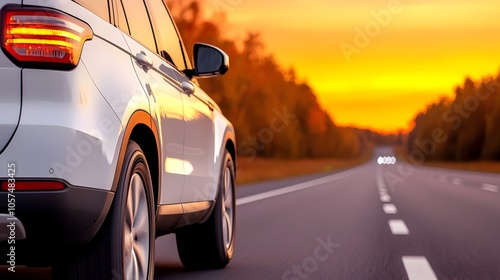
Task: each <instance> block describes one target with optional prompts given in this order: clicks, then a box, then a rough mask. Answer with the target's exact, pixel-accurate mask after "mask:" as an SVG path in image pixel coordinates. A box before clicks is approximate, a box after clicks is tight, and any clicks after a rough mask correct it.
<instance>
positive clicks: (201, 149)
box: [146, 0, 216, 203]
mask: <svg viewBox="0 0 500 280" xmlns="http://www.w3.org/2000/svg"><path fill="white" fill-rule="evenodd" d="M146 2H147V4H148V8H149V11H150V15H151V17H152V19H153V25H154V26H155V30H156V31H157V32H156V38H157V43H158V46H159V48H158V49H159V52H160V54H161V55H162V56H163V57H164V59H166V60H167V61H168V60H170V61H171V63H172V64H173V65H175V67H176V69H175V70H177V71H173V73H172V74H173V75H172V77H173V78H175V80H176V81H177V85H178V86H179V92H180V94H181V95H182V103H183V108H184V124H185V130H184V151H183V158H182V164H183V165H184V174H185V180H184V191H183V193H182V199H181V202H183V203H189V202H196V201H206V200H208V199H209V197H210V196H212V197H213V196H214V195H213V192H214V186H215V185H216V183H215V182H213V179H212V175H213V174H214V173H213V166H214V161H215V159H214V151H213V149H214V148H213V147H214V127H213V120H212V119H213V112H212V110H213V106H212V105H211V104H210V103H209V101H208V97H207V96H206V95H205V93H204V92H203V91H202V90H201V89H200V88H199V87H197V85H196V84H194V83H193V82H192V81H191V80H190V79H189V78H188V77H187V76H186V75H185V74H184V73H183V71H184V70H186V69H189V70H191V69H192V66H191V63H190V61H189V57H188V55H187V54H186V52H185V47H184V45H183V43H182V40H181V38H180V36H179V35H178V32H177V28H176V27H175V23H174V22H173V20H172V17H171V15H170V13H169V12H168V9H167V8H166V6H165V4H164V2H163V1H161V0H147V1H146ZM183 83H184V84H183ZM183 86H184V87H186V86H187V88H183ZM190 88H194V89H195V90H194V92H191V91H190ZM179 163H180V162H179Z"/></svg>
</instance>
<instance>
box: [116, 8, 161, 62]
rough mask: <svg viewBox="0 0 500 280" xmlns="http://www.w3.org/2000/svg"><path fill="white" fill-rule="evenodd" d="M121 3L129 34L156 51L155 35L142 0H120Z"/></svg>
mask: <svg viewBox="0 0 500 280" xmlns="http://www.w3.org/2000/svg"><path fill="white" fill-rule="evenodd" d="M122 3H123V8H124V9H125V15H126V17H127V22H128V27H129V29H130V36H132V38H134V39H136V40H137V41H138V42H139V43H141V44H143V45H144V46H146V47H148V48H149V49H150V50H152V51H155V52H156V43H155V37H154V35H153V30H152V29H151V22H150V21H149V15H148V13H147V11H146V6H145V5H144V2H143V1H142V0H122ZM118 8H119V7H118Z"/></svg>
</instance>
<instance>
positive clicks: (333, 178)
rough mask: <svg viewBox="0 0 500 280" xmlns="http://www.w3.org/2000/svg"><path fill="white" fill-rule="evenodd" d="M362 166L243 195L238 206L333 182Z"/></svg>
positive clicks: (353, 172)
mask: <svg viewBox="0 0 500 280" xmlns="http://www.w3.org/2000/svg"><path fill="white" fill-rule="evenodd" d="M362 167H363V166H360V167H357V168H355V169H351V170H347V171H343V172H340V173H336V174H333V175H329V176H326V177H322V178H319V179H314V180H311V181H307V182H302V183H299V184H295V185H291V186H288V187H283V188H280V189H276V190H272V191H267V192H263V193H259V194H255V195H250V196H246V197H242V198H239V199H237V200H236V206H240V205H244V204H248V203H252V202H256V201H259V200H263V199H267V198H271V197H275V196H279V195H284V194H288V193H292V192H296V191H300V190H305V189H309V188H312V187H316V186H319V185H323V184H326V183H330V182H333V181H336V180H340V179H343V178H346V177H349V176H352V175H354V174H356V173H358V171H359V170H358V169H360V168H362Z"/></svg>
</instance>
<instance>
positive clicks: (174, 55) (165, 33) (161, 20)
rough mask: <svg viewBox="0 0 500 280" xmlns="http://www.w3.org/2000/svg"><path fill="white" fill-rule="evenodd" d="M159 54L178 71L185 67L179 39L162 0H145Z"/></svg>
mask: <svg viewBox="0 0 500 280" xmlns="http://www.w3.org/2000/svg"><path fill="white" fill-rule="evenodd" d="M147 2H148V7H149V11H150V15H151V17H152V21H153V26H154V31H155V35H156V39H157V42H158V51H159V54H160V55H161V56H162V57H163V58H164V59H165V60H167V61H168V62H170V63H172V64H173V65H174V66H175V67H177V69H178V70H179V71H184V70H185V69H186V63H185V62H184V55H183V52H182V48H181V45H182V44H181V40H180V39H179V36H178V35H177V30H176V29H175V26H174V24H173V22H172V20H171V18H170V15H169V13H168V11H167V8H166V6H165V4H164V3H163V1H162V0H147Z"/></svg>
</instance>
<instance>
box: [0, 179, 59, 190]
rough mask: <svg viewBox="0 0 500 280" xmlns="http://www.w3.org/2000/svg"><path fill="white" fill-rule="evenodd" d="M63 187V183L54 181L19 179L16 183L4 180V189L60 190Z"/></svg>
mask: <svg viewBox="0 0 500 280" xmlns="http://www.w3.org/2000/svg"><path fill="white" fill-rule="evenodd" d="M63 189H64V184H63V183H61V182H54V181H17V182H15V184H12V183H11V184H9V182H2V191H10V190H12V191H14V192H15V191H58V190H63Z"/></svg>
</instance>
